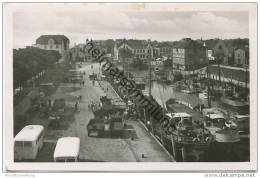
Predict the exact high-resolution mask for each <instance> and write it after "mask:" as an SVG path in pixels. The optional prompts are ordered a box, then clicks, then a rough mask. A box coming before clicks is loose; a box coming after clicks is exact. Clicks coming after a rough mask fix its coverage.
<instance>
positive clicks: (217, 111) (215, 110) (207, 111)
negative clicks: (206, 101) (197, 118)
mask: <svg viewBox="0 0 260 178" xmlns="http://www.w3.org/2000/svg"><path fill="white" fill-rule="evenodd" d="M202 113H203V114H204V116H205V115H208V114H223V113H224V111H223V110H222V109H220V108H217V107H212V108H205V109H202Z"/></svg>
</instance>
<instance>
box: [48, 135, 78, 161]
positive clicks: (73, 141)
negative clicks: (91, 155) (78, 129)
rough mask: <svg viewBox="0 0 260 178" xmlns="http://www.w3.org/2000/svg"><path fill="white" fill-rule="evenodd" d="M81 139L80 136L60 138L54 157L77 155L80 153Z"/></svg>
mask: <svg viewBox="0 0 260 178" xmlns="http://www.w3.org/2000/svg"><path fill="white" fill-rule="evenodd" d="M79 148H80V139H79V138H78V137H63V138H59V140H58V142H57V144H56V147H55V151H54V155H53V157H54V159H55V158H59V157H77V156H78V155H79Z"/></svg>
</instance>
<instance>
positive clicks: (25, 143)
mask: <svg viewBox="0 0 260 178" xmlns="http://www.w3.org/2000/svg"><path fill="white" fill-rule="evenodd" d="M23 144H24V147H32V142H24V143H23Z"/></svg>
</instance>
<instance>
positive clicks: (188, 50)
mask: <svg viewBox="0 0 260 178" xmlns="http://www.w3.org/2000/svg"><path fill="white" fill-rule="evenodd" d="M172 53H173V55H172V63H173V69H179V70H195V69H199V68H201V67H204V66H206V65H207V64H208V58H207V51H206V48H205V47H204V46H203V45H202V44H199V43H198V42H196V41H194V40H192V39H190V38H186V39H183V40H181V41H179V42H178V43H175V44H174V46H173V49H172Z"/></svg>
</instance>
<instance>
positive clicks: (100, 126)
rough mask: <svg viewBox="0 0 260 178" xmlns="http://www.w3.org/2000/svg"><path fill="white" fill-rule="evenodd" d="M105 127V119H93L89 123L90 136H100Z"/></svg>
mask: <svg viewBox="0 0 260 178" xmlns="http://www.w3.org/2000/svg"><path fill="white" fill-rule="evenodd" d="M104 129H105V122H104V120H103V119H91V120H90V121H89V123H88V125H87V132H88V136H89V137H91V136H95V137H98V136H100V135H101V134H102V132H103V131H104Z"/></svg>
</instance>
